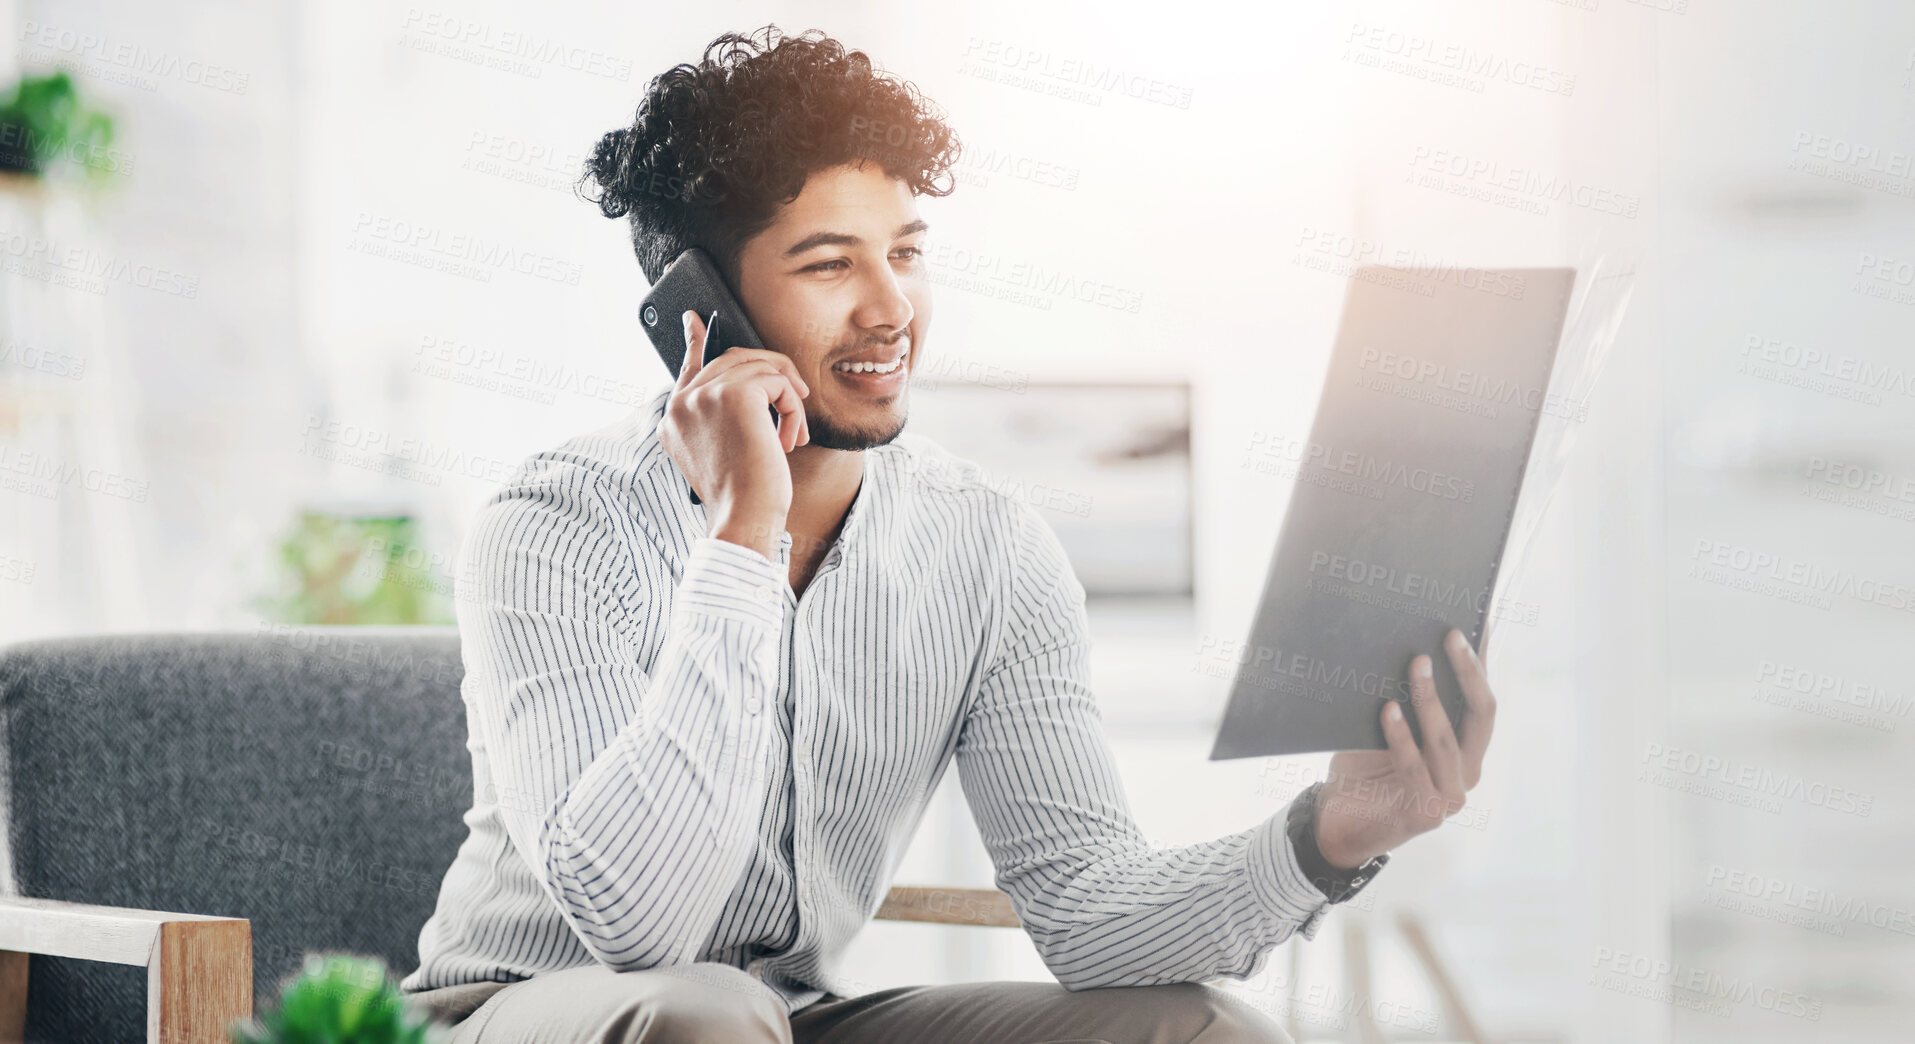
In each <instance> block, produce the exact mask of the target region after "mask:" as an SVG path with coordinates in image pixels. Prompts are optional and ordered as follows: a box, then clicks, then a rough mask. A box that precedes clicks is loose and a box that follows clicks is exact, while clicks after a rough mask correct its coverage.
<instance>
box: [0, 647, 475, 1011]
mask: <svg viewBox="0 0 1915 1044" xmlns="http://www.w3.org/2000/svg"><path fill="white" fill-rule="evenodd" d="M463 675H464V669H463V667H462V665H461V663H460V660H459V641H458V635H457V632H456V631H455V630H454V629H453V628H449V627H416V628H415V627H394V628H331V627H326V628H289V627H278V626H274V627H263V628H261V629H260V630H259V631H257V632H244V633H180V634H144V635H104V636H96V637H81V638H60V639H49V640H39V641H30V642H20V643H15V644H13V645H11V646H8V647H5V648H3V649H0V759H4V763H3V764H0V787H4V790H0V796H3V800H0V804H4V818H3V819H0V889H5V890H6V891H7V892H10V893H13V894H18V895H24V896H33V897H38V898H47V899H63V900H68V901H72V902H85V903H98V904H104V905H109V906H128V907H137V908H142V909H151V910H169V911H176V912H184V913H204V914H219V915H224V916H231V917H244V918H247V919H249V920H251V921H252V926H253V953H254V986H255V992H254V996H255V999H256V1001H258V1002H264V1001H265V1000H267V999H269V998H271V997H273V996H274V995H275V994H276V992H277V990H278V988H279V984H280V982H281V980H282V979H283V978H284V977H286V976H287V975H289V974H291V973H293V972H294V971H296V970H297V969H298V967H299V964H300V959H301V957H302V955H303V954H304V953H306V952H308V951H328V950H342V951H350V952H353V953H360V954H370V955H375V956H379V957H383V958H384V959H385V960H386V961H387V963H388V965H389V966H390V967H391V969H392V970H393V972H394V974H397V975H403V974H405V973H407V972H409V971H411V970H412V969H413V968H414V967H415V966H417V964H418V949H417V947H418V938H419V928H420V926H421V925H423V924H424V923H425V921H426V918H427V917H429V916H430V915H431V913H432V910H433V906H434V904H435V902H436V900H437V898H438V891H439V883H440V880H441V878H442V877H443V876H444V874H445V870H446V867H447V866H449V865H450V864H451V862H452V858H453V856H454V854H455V853H456V852H457V850H458V847H459V844H460V842H462V841H463V840H464V839H465V835H466V828H465V825H464V822H463V820H462V818H461V817H462V814H463V813H464V812H465V810H466V809H467V808H468V807H470V805H471V801H472V765H471V761H470V757H469V755H468V753H467V751H466V749H465V740H466V728H465V707H464V704H463V702H462V701H461V699H460V696H459V682H460V679H461V678H462V677H463ZM145 988H146V982H145V977H144V972H143V971H142V970H140V969H136V968H130V967H120V966H112V965H102V964H92V963H85V962H77V961H67V960H61V959H53V958H43V957H35V958H33V961H32V966H31V971H30V975H29V997H28V1005H29V1006H28V1019H29V1022H28V1038H29V1039H30V1040H59V1041H81V1040H109V1041H122V1040H139V1039H143V1038H144V1035H145V1030H144V1025H145V1021H144V1020H145V1010H146V1009H145Z"/></svg>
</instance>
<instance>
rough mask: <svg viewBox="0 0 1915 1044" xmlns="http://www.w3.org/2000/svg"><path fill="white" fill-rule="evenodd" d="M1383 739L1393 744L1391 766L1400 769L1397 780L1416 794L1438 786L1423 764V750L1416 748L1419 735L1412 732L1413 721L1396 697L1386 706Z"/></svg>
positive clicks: (1391, 745)
mask: <svg viewBox="0 0 1915 1044" xmlns="http://www.w3.org/2000/svg"><path fill="white" fill-rule="evenodd" d="M1383 739H1384V742H1386V743H1388V744H1389V747H1390V766H1391V768H1393V769H1394V770H1395V772H1396V778H1397V782H1399V783H1401V784H1403V785H1404V786H1405V787H1408V788H1409V789H1410V790H1411V791H1412V792H1414V793H1416V794H1427V793H1429V792H1430V791H1432V790H1434V789H1435V785H1434V784H1432V783H1431V782H1430V772H1429V769H1427V768H1425V767H1424V765H1423V753H1422V751H1419V750H1417V749H1416V737H1414V736H1412V735H1410V722H1409V719H1407V718H1405V717H1404V716H1403V705H1402V704H1401V703H1398V702H1397V701H1395V700H1391V701H1389V702H1388V703H1386V704H1384V706H1383Z"/></svg>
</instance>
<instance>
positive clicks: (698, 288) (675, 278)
mask: <svg viewBox="0 0 1915 1044" xmlns="http://www.w3.org/2000/svg"><path fill="white" fill-rule="evenodd" d="M687 310H689V311H694V312H697V313H698V314H699V315H700V316H701V317H704V318H705V357H704V360H703V361H704V363H705V364H706V365H709V364H710V363H711V361H712V360H713V359H716V358H718V357H719V356H720V355H723V354H724V353H725V352H727V351H729V350H730V349H732V348H759V349H762V348H764V346H765V342H764V341H762V340H760V339H759V338H758V331H757V330H755V329H753V328H752V325H751V319H750V317H749V316H747V315H746V314H745V308H744V306H743V305H741V304H739V303H738V298H737V297H735V296H733V294H732V292H731V287H729V286H727V285H726V284H725V277H724V276H722V275H720V274H719V272H718V266H717V265H716V264H713V263H712V259H711V256H710V255H708V254H706V253H705V252H704V251H703V250H700V249H698V248H697V247H693V248H692V249H690V250H687V251H685V252H684V253H682V254H680V255H678V256H677V257H675V258H673V259H672V263H671V264H669V265H666V266H665V271H664V272H663V273H661V274H660V275H659V277H658V282H657V283H654V284H653V285H652V289H651V291H650V292H649V293H647V294H646V295H645V299H644V300H643V301H640V302H639V305H638V318H639V321H640V322H641V323H642V324H643V325H644V327H645V336H647V337H649V338H651V340H652V347H653V348H656V349H657V350H658V357H659V358H660V359H662V360H664V363H665V370H666V372H667V373H669V374H671V375H672V376H673V377H674V378H676V377H677V376H678V373H679V370H680V368H681V367H683V365H684V362H685V328H684V324H683V323H682V322H680V321H679V320H678V317H679V316H681V315H683V314H684V313H685V312H686V311H687ZM768 409H769V410H770V411H771V426H772V427H773V428H776V427H778V421H779V415H778V408H777V407H776V406H771V407H768ZM698 502H699V501H698V493H697V492H696V491H694V492H693V493H692V503H694V504H696V503H698Z"/></svg>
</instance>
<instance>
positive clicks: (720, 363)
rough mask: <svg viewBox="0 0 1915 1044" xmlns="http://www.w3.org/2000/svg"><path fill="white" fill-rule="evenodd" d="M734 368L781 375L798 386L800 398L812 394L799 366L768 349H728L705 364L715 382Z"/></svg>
mask: <svg viewBox="0 0 1915 1044" xmlns="http://www.w3.org/2000/svg"><path fill="white" fill-rule="evenodd" d="M733 367H744V368H749V369H751V370H764V371H767V372H771V373H777V374H780V375H782V376H783V377H784V378H785V379H786V380H789V381H791V382H792V383H793V384H794V385H796V386H797V388H798V396H799V397H800V398H803V397H804V396H806V395H809V394H811V386H810V385H808V384H806V383H805V380H804V378H803V377H801V376H799V374H798V366H797V364H796V363H794V362H792V361H791V360H790V359H789V358H787V357H785V356H783V355H780V354H779V353H777V352H774V351H771V350H770V349H768V348H742V347H740V348H729V349H726V350H725V351H724V352H722V353H720V354H719V356H718V358H716V359H713V360H712V361H711V362H709V363H706V364H705V372H706V373H707V374H709V375H710V376H709V377H707V378H706V379H707V380H714V379H716V378H717V377H718V375H719V374H721V373H725V372H728V371H729V370H731V369H732V368H733Z"/></svg>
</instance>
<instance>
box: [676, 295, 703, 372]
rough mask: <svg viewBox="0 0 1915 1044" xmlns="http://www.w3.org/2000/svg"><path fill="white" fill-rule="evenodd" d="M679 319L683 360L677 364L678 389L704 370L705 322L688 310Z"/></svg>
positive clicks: (695, 313)
mask: <svg viewBox="0 0 1915 1044" xmlns="http://www.w3.org/2000/svg"><path fill="white" fill-rule="evenodd" d="M679 318H680V319H681V320H683V321H684V324H685V358H684V359H683V360H682V361H681V362H680V363H679V364H678V387H680V388H683V387H685V386H686V385H688V384H690V383H691V382H692V378H693V377H696V376H698V371H699V370H702V369H704V368H705V321H704V320H703V319H700V318H699V317H698V313H697V312H695V311H692V310H691V309H689V308H688V309H686V310H685V312H684V314H682V315H680V316H679Z"/></svg>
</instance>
